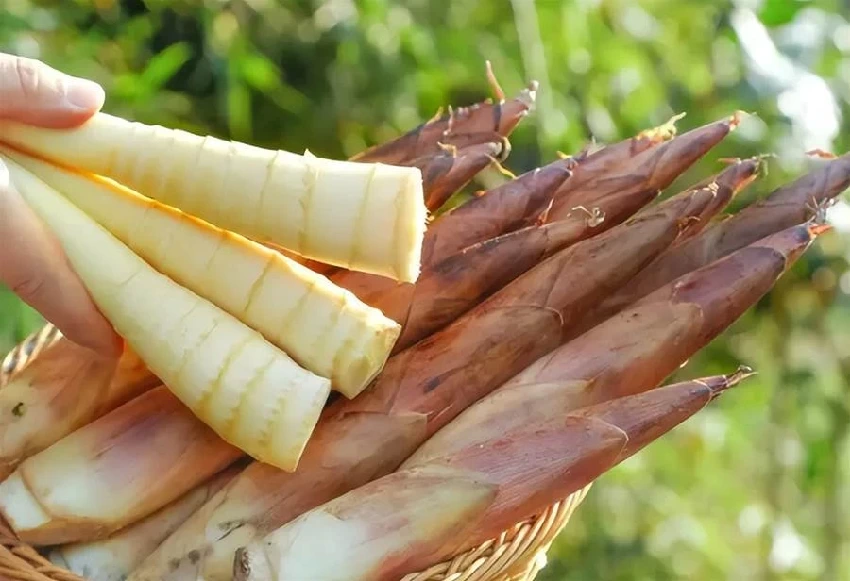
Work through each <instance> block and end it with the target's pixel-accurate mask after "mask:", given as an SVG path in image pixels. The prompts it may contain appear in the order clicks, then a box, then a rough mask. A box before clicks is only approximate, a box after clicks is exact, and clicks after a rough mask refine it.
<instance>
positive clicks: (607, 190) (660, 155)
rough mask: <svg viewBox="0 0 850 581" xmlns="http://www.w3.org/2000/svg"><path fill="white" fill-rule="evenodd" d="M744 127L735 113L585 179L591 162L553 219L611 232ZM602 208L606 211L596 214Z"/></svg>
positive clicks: (559, 198)
mask: <svg viewBox="0 0 850 581" xmlns="http://www.w3.org/2000/svg"><path fill="white" fill-rule="evenodd" d="M739 123H740V113H736V114H735V115H733V116H731V117H729V118H726V119H723V120H720V121H716V122H714V123H710V124H708V125H703V126H701V127H697V128H695V129H692V130H690V131H688V132H686V133H683V134H681V135H678V136H676V137H674V138H673V139H670V140H669V141H664V142H662V143H659V144H658V145H655V146H653V147H650V148H648V149H646V150H644V151H642V152H641V153H639V154H638V155H635V156H634V157H629V158H627V159H626V160H625V161H624V162H623V163H619V164H617V165H616V166H614V167H613V168H611V169H610V170H608V171H603V172H590V171H588V170H585V173H584V176H581V173H580V170H579V168H580V167H581V166H582V165H583V164H590V163H591V160H592V156H591V157H589V158H588V159H587V160H585V161H584V162H583V163H579V165H578V167H577V168H576V172H577V173H578V174H579V175H580V176H581V177H583V178H584V180H583V181H579V180H577V181H576V182H573V181H572V179H570V180H569V181H567V182H564V184H563V186H561V188H559V189H558V192H557V194H556V196H555V201H554V202H553V204H552V209H551V211H550V212H549V218H550V219H551V220H568V219H569V220H576V221H579V222H587V223H588V227H587V236H593V235H595V234H598V233H599V232H601V231H604V230H607V229H608V228H611V227H613V226H615V225H617V224H619V223H620V222H622V221H623V220H625V219H626V218H627V217H629V216H631V215H632V214H634V213H635V212H637V211H638V210H639V209H641V208H643V207H644V206H646V205H647V204H648V203H650V202H651V201H652V200H654V199H655V198H656V197H657V196H658V195H659V194H660V193H661V191H662V190H664V189H665V188H667V187H668V186H670V185H671V184H672V183H673V181H674V180H675V179H676V178H677V177H679V176H680V175H681V174H682V173H684V172H685V171H687V170H688V169H689V168H690V167H691V166H693V164H695V163H696V162H697V161H698V160H699V159H700V158H702V157H703V156H704V155H705V154H706V153H708V151H709V150H711V149H712V148H713V147H715V146H716V145H717V144H718V143H720V142H721V141H722V140H723V139H724V138H726V137H727V136H728V135H729V134H730V133H731V132H732V131H734V130H735V129H736V128H737V127H738V124H739ZM597 207H600V208H602V211H601V212H598V211H595V210H594V209H595V208H597ZM589 217H590V220H588V218H589Z"/></svg>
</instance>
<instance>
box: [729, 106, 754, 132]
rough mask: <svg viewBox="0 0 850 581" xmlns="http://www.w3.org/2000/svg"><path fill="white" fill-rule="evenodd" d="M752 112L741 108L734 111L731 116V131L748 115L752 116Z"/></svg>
mask: <svg viewBox="0 0 850 581" xmlns="http://www.w3.org/2000/svg"><path fill="white" fill-rule="evenodd" d="M752 116H753V115H752V114H751V113H747V112H746V111H741V110H740V109H739V110H737V111H735V112H734V113H732V116H731V117H729V120H728V123H729V131H734V130H735V129H737V128H738V126H739V125H740V124H741V122H742V121H743V120H744V119H746V118H747V117H752Z"/></svg>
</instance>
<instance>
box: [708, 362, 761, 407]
mask: <svg viewBox="0 0 850 581" xmlns="http://www.w3.org/2000/svg"><path fill="white" fill-rule="evenodd" d="M754 375H756V372H755V371H754V370H753V368H752V367H750V366H748V365H741V366H739V367H738V369H737V370H736V371H735V372H734V373H729V374H727V375H720V376H718V377H717V380H716V381H709V382H706V385H707V386H708V388H709V389H710V390H711V399H715V398H716V397H718V396H719V395H720V394H722V393H724V392H725V391H726V390H728V389H731V388H733V387H735V386H736V385H738V384H739V383H741V382H742V381H744V380H745V379H749V378H750V377H752V376H754Z"/></svg>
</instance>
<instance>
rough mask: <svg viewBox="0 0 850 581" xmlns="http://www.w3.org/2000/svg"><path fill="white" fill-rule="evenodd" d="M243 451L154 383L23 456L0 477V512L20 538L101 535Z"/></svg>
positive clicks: (42, 541) (46, 541) (44, 540)
mask: <svg viewBox="0 0 850 581" xmlns="http://www.w3.org/2000/svg"><path fill="white" fill-rule="evenodd" d="M241 455H242V452H241V451H240V450H239V449H238V448H235V447H233V446H231V445H229V444H227V443H226V442H225V441H224V440H222V439H221V438H219V437H218V436H217V435H216V434H215V432H213V431H212V430H210V429H209V427H207V426H206V425H204V424H203V423H201V422H199V421H198V420H197V418H195V417H194V415H192V413H191V412H190V411H189V410H188V409H187V408H186V407H185V406H184V405H183V404H181V403H180V401H179V400H178V399H177V398H175V397H174V395H172V394H171V392H169V391H168V389H167V388H166V387H164V386H160V387H157V388H155V389H152V390H150V391H148V392H146V393H143V394H142V395H140V396H139V397H137V398H135V399H133V400H131V401H129V402H128V403H126V404H124V405H123V406H121V407H119V408H116V409H115V410H113V411H111V412H110V413H108V414H106V415H105V416H103V417H101V418H99V419H98V420H95V421H94V422H92V423H90V424H88V425H86V426H83V427H82V428H80V429H79V430H77V431H75V432H72V433H71V434H69V435H68V436H65V437H64V438H62V439H61V440H59V441H58V442H56V443H55V444H53V445H52V446H50V447H49V448H47V449H45V450H43V451H41V452H39V453H38V454H36V455H34V456H30V457H29V458H27V459H26V460H24V461H23V462H21V464H20V465H19V466H18V468H17V469H16V470H15V472H13V473H12V475H11V476H9V477H8V478H7V479H5V480H4V481H3V482H2V483H0V512H2V514H3V516H4V517H5V518H6V520H7V522H8V523H9V525H10V526H11V527H12V530H14V531H15V534H16V535H17V536H18V537H19V538H20V539H21V540H22V541H24V542H25V543H30V544H33V545H54V544H60V543H72V542H79V541H90V540H96V539H101V538H105V537H107V536H108V535H110V534H111V533H113V532H115V531H117V530H119V529H121V528H123V527H125V526H127V525H129V524H131V523H134V522H137V521H139V520H140V519H142V518H144V517H146V516H148V515H150V514H151V513H153V512H154V511H156V510H158V509H160V508H162V507H163V506H165V505H167V504H169V503H171V502H173V501H174V500H176V499H177V498H178V497H179V496H181V495H182V494H184V493H185V492H188V491H189V490H191V489H192V488H194V487H195V486H197V485H198V484H200V483H201V482H203V481H204V480H206V479H207V478H209V477H210V476H212V475H213V474H216V473H217V472H219V471H221V470H223V469H224V468H225V467H227V466H228V465H229V464H231V463H232V462H234V461H235V460H236V459H237V458H239V457H240V456H241Z"/></svg>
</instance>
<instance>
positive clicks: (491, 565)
mask: <svg viewBox="0 0 850 581" xmlns="http://www.w3.org/2000/svg"><path fill="white" fill-rule="evenodd" d="M59 337H60V334H59V331H58V330H57V329H56V328H55V327H54V326H53V325H51V324H46V325H45V326H44V327H42V328H41V329H40V330H39V331H37V332H36V333H33V334H32V335H31V336H29V337H27V338H26V339H25V340H24V341H22V342H21V343H19V344H18V345H16V346H15V347H14V348H13V349H12V350H11V351H10V352H9V353H8V354H7V355H6V357H5V358H4V359H3V362H2V365H0V387H2V386H3V385H5V384H6V383H7V382H8V381H9V379H10V378H11V377H12V376H13V375H14V374H16V373H18V372H19V371H21V370H22V369H23V368H24V367H26V365H27V364H28V363H29V362H31V361H32V360H33V359H35V358H36V357H38V355H39V353H41V352H42V351H43V350H44V348H45V347H47V346H48V345H50V344H51V343H52V342H53V341H55V340H56V339H58V338H59ZM589 488H590V485H588V486H587V487H585V488H584V489H582V490H578V491H576V492H574V493H573V494H571V495H570V496H569V497H567V498H566V499H565V500H563V501H561V502H557V503H555V504H553V505H552V506H550V507H548V508H547V509H546V510H545V511H543V512H542V513H540V514H539V515H537V516H535V517H533V518H531V519H529V520H527V521H525V522H522V523H518V524H516V525H514V526H513V527H511V528H510V529H508V530H507V531H504V532H503V533H502V534H501V535H499V536H498V537H497V538H494V539H490V540H489V541H486V542H484V543H482V544H481V545H479V546H478V547H476V548H474V549H472V550H470V551H467V552H466V553H462V554H460V555H456V556H455V557H453V558H452V559H451V560H448V561H445V562H443V563H439V564H437V565H434V566H432V567H430V568H429V569H427V570H425V571H421V572H419V573H411V574H409V575H406V576H405V577H404V578H403V579H402V580H401V581H532V580H533V579H534V578H535V577H536V576H537V573H539V572H540V570H541V569H542V568H543V567H544V566H545V564H546V552H547V551H548V550H549V547H550V546H551V544H552V541H554V539H555V537H556V536H557V535H558V533H560V532H561V531H562V530H563V528H564V527H565V526H566V524H567V522H568V521H569V519H570V517H571V516H572V514H573V512H574V511H575V510H576V508H578V506H579V505H580V504H581V502H582V501H583V500H584V497H585V496H586V494H587V491H588V489H589ZM0 580H1V581H6V580H8V581H87V580H85V579H83V578H82V577H79V576H78V575H75V574H73V573H70V572H69V571H67V570H65V569H62V568H61V567H57V566H55V565H53V564H52V563H50V561H48V560H47V559H45V558H44V557H43V556H41V555H40V554H39V553H38V552H37V551H36V550H35V549H33V548H32V547H30V546H28V545H27V544H25V543H22V542H21V541H20V540H18V539H17V538H16V537H15V534H14V533H13V532H12V530H11V529H10V528H9V526H8V525H7V523H6V522H5V521H3V519H2V518H1V517H0Z"/></svg>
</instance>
